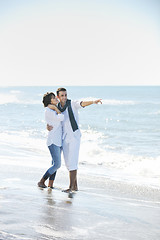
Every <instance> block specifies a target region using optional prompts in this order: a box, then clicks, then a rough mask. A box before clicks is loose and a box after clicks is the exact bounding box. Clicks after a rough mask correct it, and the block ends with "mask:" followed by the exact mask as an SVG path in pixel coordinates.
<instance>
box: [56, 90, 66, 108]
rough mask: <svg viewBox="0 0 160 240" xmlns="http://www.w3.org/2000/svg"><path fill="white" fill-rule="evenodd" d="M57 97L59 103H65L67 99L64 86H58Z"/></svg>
mask: <svg viewBox="0 0 160 240" xmlns="http://www.w3.org/2000/svg"><path fill="white" fill-rule="evenodd" d="M57 97H58V98H59V101H60V103H61V104H65V103H66V101H67V90H66V89H65V88H58V89H57Z"/></svg>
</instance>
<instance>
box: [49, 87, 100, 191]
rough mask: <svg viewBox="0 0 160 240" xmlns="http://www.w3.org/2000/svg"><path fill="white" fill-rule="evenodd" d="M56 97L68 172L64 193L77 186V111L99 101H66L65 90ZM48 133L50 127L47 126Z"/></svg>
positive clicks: (61, 90)
mask: <svg viewBox="0 0 160 240" xmlns="http://www.w3.org/2000/svg"><path fill="white" fill-rule="evenodd" d="M57 97H58V99H59V101H60V102H59V104H58V109H59V110H60V111H61V112H62V114H64V121H63V122H62V129H63V136H62V149H63V156H64V161H65V165H66V167H67V169H68V171H69V178H70V184H69V188H68V189H67V190H65V191H64V192H70V191H78V186H77V169H78V158H79V148H80V138H81V132H80V129H79V126H78V124H79V117H78V109H80V108H84V107H86V106H89V105H92V104H98V103H101V104H102V102H101V99H98V100H95V101H81V102H80V101H71V100H69V99H67V90H66V89H65V88H58V89H57ZM47 129H48V130H49V131H50V130H51V129H52V127H51V126H47Z"/></svg>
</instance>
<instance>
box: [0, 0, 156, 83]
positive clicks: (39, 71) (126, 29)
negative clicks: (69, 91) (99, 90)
mask: <svg viewBox="0 0 160 240" xmlns="http://www.w3.org/2000/svg"><path fill="white" fill-rule="evenodd" d="M37 85H41V86H45V85H48V86H51V85H56V86H57V85H61V86H63V85H65V86H67V85H105V86H109V85H111V86H117V85H118V86H119V85H127V86H130V85H160V1H159V0H110V1H109V0H91V1H90V0H72V1H71V0H45V1H44V0H27V1H26V0H0V86H37Z"/></svg>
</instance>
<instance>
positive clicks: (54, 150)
mask: <svg viewBox="0 0 160 240" xmlns="http://www.w3.org/2000/svg"><path fill="white" fill-rule="evenodd" d="M48 148H49V151H50V153H51V156H52V165H53V166H52V167H50V168H49V169H48V170H47V171H46V173H45V174H44V176H43V178H44V179H45V180H46V179H48V178H49V180H54V179H55V176H56V171H57V169H58V168H60V166H61V147H58V146H56V145H54V144H52V145H50V146H49V147H48Z"/></svg>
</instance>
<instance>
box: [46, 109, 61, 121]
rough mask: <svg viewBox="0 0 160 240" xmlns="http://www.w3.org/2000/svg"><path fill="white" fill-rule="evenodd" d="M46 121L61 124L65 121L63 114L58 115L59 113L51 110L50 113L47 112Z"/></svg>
mask: <svg viewBox="0 0 160 240" xmlns="http://www.w3.org/2000/svg"><path fill="white" fill-rule="evenodd" d="M45 120H46V122H47V123H48V122H50V121H52V122H53V121H55V122H57V121H58V122H61V121H63V120H64V115H63V114H62V113H61V114H57V113H55V111H54V110H49V111H46V112H45Z"/></svg>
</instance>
